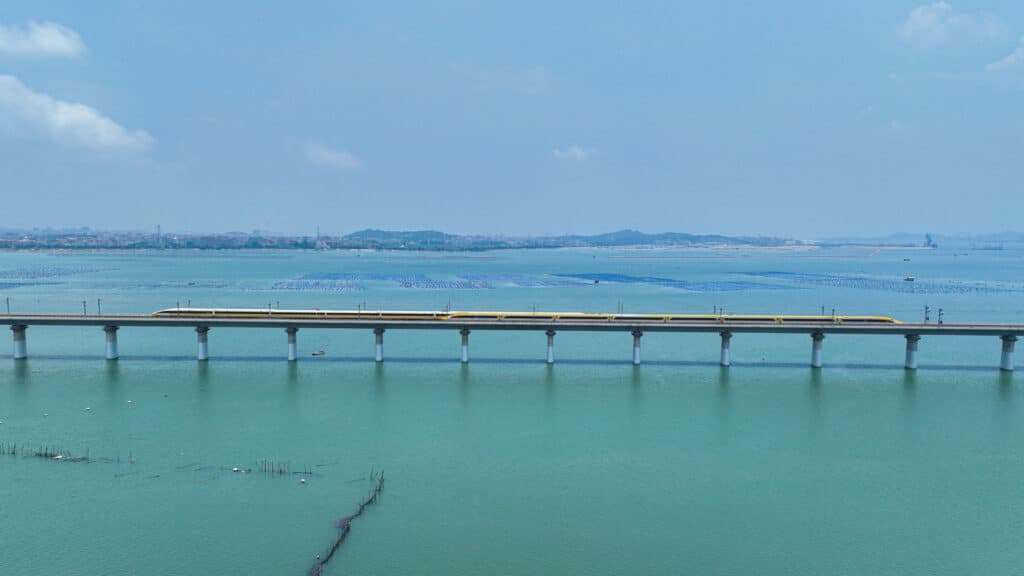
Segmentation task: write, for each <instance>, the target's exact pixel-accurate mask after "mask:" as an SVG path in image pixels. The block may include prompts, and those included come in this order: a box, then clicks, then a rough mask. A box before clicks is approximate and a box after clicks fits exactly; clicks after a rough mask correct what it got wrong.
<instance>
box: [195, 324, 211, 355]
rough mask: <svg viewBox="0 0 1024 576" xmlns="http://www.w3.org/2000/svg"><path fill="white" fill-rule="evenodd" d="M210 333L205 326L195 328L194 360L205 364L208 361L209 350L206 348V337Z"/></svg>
mask: <svg viewBox="0 0 1024 576" xmlns="http://www.w3.org/2000/svg"><path fill="white" fill-rule="evenodd" d="M209 332H210V329H209V327H207V326H196V343H197V345H198V350H197V351H196V360H199V361H200V362H205V361H206V360H209V359H210V349H209V347H208V346H207V336H208V334H209Z"/></svg>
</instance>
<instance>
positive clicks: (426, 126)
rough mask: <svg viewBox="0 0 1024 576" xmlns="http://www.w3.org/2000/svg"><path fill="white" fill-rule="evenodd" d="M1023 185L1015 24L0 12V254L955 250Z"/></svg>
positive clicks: (606, 6)
mask: <svg viewBox="0 0 1024 576" xmlns="http://www.w3.org/2000/svg"><path fill="white" fill-rule="evenodd" d="M243 5H244V8H242V6H243ZM1022 182H1024V2H1020V1H1019V0H992V1H988V2H966V1H957V2H924V3H922V2H919V1H918V2H915V1H910V2H903V1H897V0H877V1H876V0H864V1H842V2H811V1H806V2H793V1H791V2H752V1H744V2H740V1H731V0H716V1H714V2H707V1H702V2H687V1H683V0H676V1H668V2H658V1H647V2H633V3H624V2H603V1H596V0H586V1H564V2H554V1H551V0H548V1H537V2H534V1H529V0H517V1H515V2H503V3H498V2H482V1H477V2H470V1H465V2H460V1H448V0H437V1H434V2H385V1H381V2H345V1H331V2H314V1H310V2H296V3H283V2H259V1H251V2H246V3H244V4H240V3H234V2H220V3H216V2H189V1H175V2H148V3H136V2H116V1H111V2H104V3H102V4H98V3H92V2H79V1H67V2H52V1H46V0H31V1H22V0H5V1H4V2H3V3H2V5H0V214H2V216H0V228H33V227H79V226H90V227H93V228H100V229H133V230H145V229H155V227H156V226H157V225H161V226H162V228H163V230H164V231H181V232H216V231H251V230H254V229H260V230H269V231H276V232H282V233H309V234H312V233H313V232H314V231H315V229H316V227H317V226H319V227H320V228H321V230H323V231H324V232H325V233H347V232H352V231H355V230H360V229H363V228H383V229H394V230H412V229H437V230H444V231H447V232H453V233H470V234H502V235H539V234H563V233H574V234H588V233H599V232H606V231H611V230H618V229H623V228H633V229H639V230H643V231H647V232H662V231H675V232H694V233H722V234H737V235H739V234H743V235H747V234H757V235H778V236H786V237H798V238H820V237H834V236H843V235H846V236H849V235H862V236H870V235H884V234H888V233H893V232H901V231H903V232H917V231H920V232H924V231H930V232H932V233H942V234H978V233H985V232H995V231H1005V230H1022V229H1024V224H1022V223H1021V222H1020V219H1021V217H1022V215H1024V185H1022Z"/></svg>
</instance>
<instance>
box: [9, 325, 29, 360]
mask: <svg viewBox="0 0 1024 576" xmlns="http://www.w3.org/2000/svg"><path fill="white" fill-rule="evenodd" d="M26 328H28V326H25V325H24V324H13V325H11V333H13V334H14V359H15V360H24V359H25V358H28V346H27V345H26V341H25V329H26Z"/></svg>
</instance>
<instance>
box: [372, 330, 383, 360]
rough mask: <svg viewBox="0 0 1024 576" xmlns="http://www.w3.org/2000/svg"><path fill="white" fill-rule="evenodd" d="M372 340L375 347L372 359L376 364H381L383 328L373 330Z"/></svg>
mask: <svg viewBox="0 0 1024 576" xmlns="http://www.w3.org/2000/svg"><path fill="white" fill-rule="evenodd" d="M373 339H374V342H375V343H376V345H377V350H376V354H375V355H374V357H373V359H374V360H375V361H376V362H383V361H384V329H383V328H374V329H373Z"/></svg>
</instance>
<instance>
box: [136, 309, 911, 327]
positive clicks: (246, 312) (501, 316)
mask: <svg viewBox="0 0 1024 576" xmlns="http://www.w3.org/2000/svg"><path fill="white" fill-rule="evenodd" d="M153 316H155V317H169V318H267V317H272V318H282V319H290V320H369V319H373V318H381V319H385V320H406V321H417V320H419V321H452V322H458V321H460V320H510V321H548V322H551V321H558V320H604V321H608V322H665V323H676V324H685V323H706V322H721V323H723V324H726V323H727V324H744V323H756V324H763V323H765V322H774V323H777V324H787V323H789V324H900V321H899V320H896V319H895V318H890V317H889V316H857V315H854V316H849V315H844V316H817V315H798V314H721V315H719V314H598V313H589V312H496V311H477V312H451V311H424V310H279V309H270V308H167V309H165V310H158V311H156V312H154V313H153Z"/></svg>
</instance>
